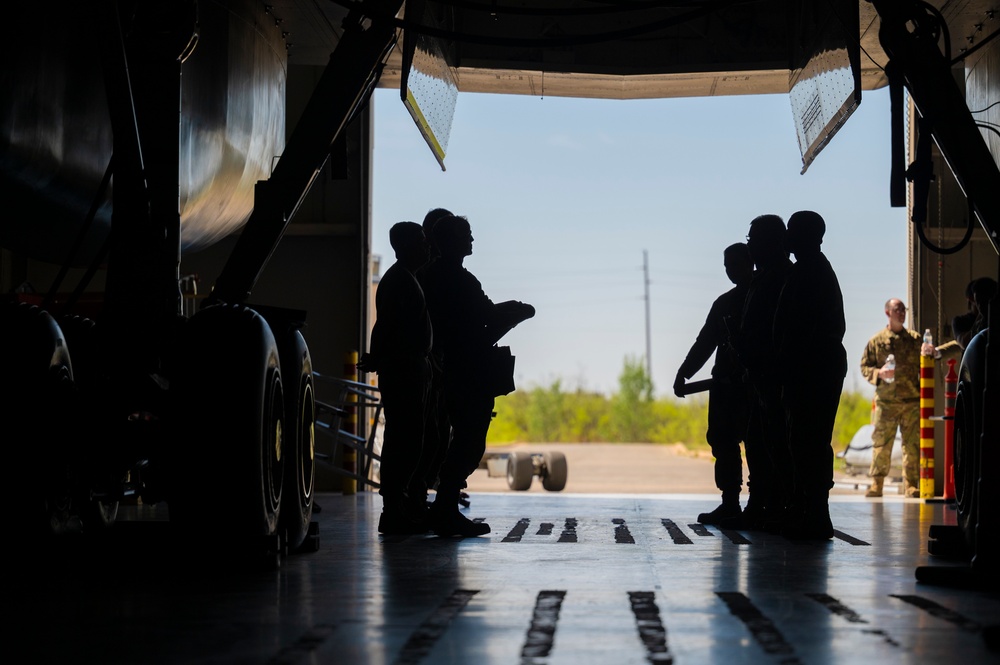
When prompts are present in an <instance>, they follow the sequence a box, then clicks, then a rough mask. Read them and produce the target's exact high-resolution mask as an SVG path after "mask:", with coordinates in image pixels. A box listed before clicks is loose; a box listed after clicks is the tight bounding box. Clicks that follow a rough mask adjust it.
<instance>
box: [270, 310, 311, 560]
mask: <svg viewBox="0 0 1000 665" xmlns="http://www.w3.org/2000/svg"><path fill="white" fill-rule="evenodd" d="M276 337H277V340H278V348H279V352H280V355H281V369H282V372H283V373H282V378H283V383H284V385H285V388H286V394H285V423H286V424H287V426H286V427H285V428H284V435H285V442H284V445H283V446H282V449H283V453H284V457H285V480H284V487H283V491H282V494H281V521H280V524H279V528H280V529H281V530H282V531H283V532H284V534H285V538H286V545H287V547H288V549H289V550H290V551H297V550H300V549H302V547H303V543H304V542H305V541H306V536H307V535H308V534H309V522H310V521H311V520H312V511H313V500H314V490H315V484H316V465H315V464H316V439H315V437H316V430H315V425H316V398H315V389H314V386H313V373H312V359H311V358H310V356H309V347H308V346H307V345H306V341H305V339H304V338H303V337H302V333H300V332H299V331H298V330H294V329H293V330H288V331H287V332H285V333H282V334H278V335H277V336H276ZM310 542H312V540H310Z"/></svg>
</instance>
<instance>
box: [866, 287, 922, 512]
mask: <svg viewBox="0 0 1000 665" xmlns="http://www.w3.org/2000/svg"><path fill="white" fill-rule="evenodd" d="M885 315H886V317H887V318H888V319H889V323H888V325H886V327H885V328H884V329H882V330H881V331H880V332H878V333H877V334H876V335H874V336H873V337H872V338H871V339H870V340H868V345H867V346H866V347H865V350H864V353H862V354H861V373H862V374H863V375H864V377H865V378H866V379H867V380H868V382H869V383H871V384H872V385H874V386H875V415H874V422H873V425H874V426H875V430H874V431H873V432H872V447H873V452H872V464H871V469H870V470H869V472H868V475H869V476H871V479H872V485H871V487H870V488H869V490H868V492H867V494H866V495H865V496H869V497H878V496H882V485H883V482H884V481H885V477H886V475H888V473H889V464H890V459H891V456H892V444H893V441H895V439H896V429H897V428H899V429H900V430H902V435H903V483H904V490H905V493H906V496H908V497H918V496H920V356H921V354H922V353H927V354H931V355H933V354H934V353H935V350H934V346H933V345H932V344H927V345H925V344H923V340H922V338H921V335H920V333H918V332H916V331H914V330H908V329H907V328H906V327H905V326H904V323H905V322H906V305H904V304H903V302H902V301H901V300H899V299H898V298H892V299H890V300H889V301H888V302H886V303H885ZM925 347H929V348H925ZM890 353H891V354H892V355H893V356H895V360H896V368H895V370H892V369H889V368H887V367H886V366H885V363H886V359H887V358H888V357H889V354H890Z"/></svg>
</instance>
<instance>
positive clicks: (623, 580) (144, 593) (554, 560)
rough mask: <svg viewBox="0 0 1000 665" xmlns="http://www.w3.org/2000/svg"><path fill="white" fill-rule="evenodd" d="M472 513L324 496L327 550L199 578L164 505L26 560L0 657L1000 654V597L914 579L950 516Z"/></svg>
mask: <svg viewBox="0 0 1000 665" xmlns="http://www.w3.org/2000/svg"><path fill="white" fill-rule="evenodd" d="M471 501H472V505H471V507H470V508H469V509H467V511H466V512H467V513H468V514H469V515H470V516H471V517H474V518H483V519H485V520H486V521H487V522H488V523H489V524H490V525H491V527H492V533H491V534H490V535H489V536H488V537H483V538H475V539H467V540H460V539H440V538H436V537H433V536H427V537H424V536H410V537H380V536H378V534H377V533H376V524H377V520H378V515H379V511H380V509H381V502H380V499H379V497H378V495H373V494H371V493H360V494H357V495H349V496H342V495H339V494H324V495H321V496H320V497H319V498H318V504H319V505H320V506H321V508H322V511H321V512H320V513H318V514H317V515H316V516H315V519H316V521H317V522H318V523H319V527H320V548H319V551H318V552H314V553H310V554H296V555H290V556H287V557H285V558H284V559H283V560H282V562H281V566H280V568H279V569H278V570H270V571H266V570H251V571H245V570H234V569H231V568H229V567H227V566H222V567H219V568H217V567H209V566H207V565H204V566H203V565H202V563H201V561H202V552H203V551H204V550H203V549H202V545H201V544H198V543H190V544H183V545H182V546H180V547H176V546H175V545H176V543H169V542H168V540H169V539H168V537H167V535H166V534H168V532H169V529H168V528H167V527H168V525H167V523H165V522H162V521H155V520H156V519H157V512H156V511H155V510H153V511H150V512H149V513H148V514H147V517H149V518H152V519H153V520H154V521H142V522H128V521H126V522H119V524H117V525H116V527H115V537H114V538H113V539H112V540H111V541H110V542H111V543H112V544H110V545H109V544H104V545H102V546H100V547H96V548H95V547H89V548H85V547H83V546H81V545H73V546H64V547H63V548H62V549H60V551H58V552H48V553H42V554H40V553H38V552H37V551H32V550H31V548H30V547H27V548H17V556H18V557H24V561H23V563H25V564H29V565H8V571H10V572H9V575H10V576H11V577H9V578H8V583H7V584H6V585H5V586H7V587H8V593H5V594H4V598H5V601H4V602H5V604H6V605H8V607H7V608H6V611H5V616H6V617H9V618H8V619H7V620H6V623H5V632H7V630H10V631H11V632H10V633H9V634H8V637H7V642H8V649H11V648H12V647H19V648H17V649H16V650H15V651H20V652H21V653H22V654H24V656H23V658H21V661H22V662H30V663H171V664H173V663H185V664H195V663H205V664H208V663H268V664H279V663H280V664H286V663H287V664H292V663H359V664H368V663H372V664H382V663H387V664H388V663H400V664H403V663H406V664H411V663H412V664H415V663H428V664H439V663H440V664H450V663H462V664H479V663H483V664H492V663H505V664H507V663H521V664H542V663H551V664H552V665H556V664H560V663H565V664H571V663H572V664H588V663H600V664H603V663H614V664H625V663H677V664H681V663H726V664H728V663H817V664H822V663H924V664H926V663H949V664H951V663H962V664H969V665H971V664H973V663H985V662H993V661H1000V651H995V650H993V649H991V648H990V645H991V643H992V641H991V637H992V635H993V626H994V624H1000V595H998V594H996V593H994V592H990V591H986V590H982V589H969V588H964V589H963V588H956V587H951V586H932V585H927V584H922V583H918V582H917V581H916V579H915V576H914V572H915V569H916V567H917V566H918V565H922V564H926V563H928V562H932V563H934V564H935V565H937V564H938V563H939V562H937V561H932V560H931V559H929V558H928V556H927V553H926V549H927V544H926V540H927V533H928V528H929V527H930V525H931V524H939V523H940V524H943V523H948V522H953V521H954V514H953V511H952V510H951V509H950V508H949V507H948V506H947V505H945V504H940V503H937V504H929V503H925V502H922V501H919V500H905V499H902V498H895V497H892V498H890V497H886V498H885V499H881V500H865V499H863V498H862V497H838V498H835V500H834V502H833V503H832V504H831V513H832V516H833V522H834V527H835V528H836V529H837V537H836V538H835V539H834V540H833V541H830V542H824V543H797V542H791V541H788V540H786V539H785V538H783V537H781V536H775V535H768V534H762V533H756V532H747V531H722V530H719V529H716V528H714V527H707V528H705V527H702V526H701V525H698V524H697V523H696V521H695V518H696V516H697V514H698V513H699V512H702V511H705V510H709V509H711V508H713V507H715V505H716V503H717V497H715V496H711V495H579V494H577V495H560V494H555V493H545V494H530V495H529V494H515V493H511V492H505V493H497V494H473V495H472V497H471ZM123 513H125V516H126V517H128V516H129V515H128V514H127V511H123ZM220 539H224V511H220ZM15 563H16V562H15ZM25 571H27V572H25ZM11 590H12V591H11Z"/></svg>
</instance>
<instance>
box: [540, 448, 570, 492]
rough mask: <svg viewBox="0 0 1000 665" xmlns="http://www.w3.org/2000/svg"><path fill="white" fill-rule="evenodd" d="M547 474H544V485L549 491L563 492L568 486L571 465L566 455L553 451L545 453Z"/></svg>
mask: <svg viewBox="0 0 1000 665" xmlns="http://www.w3.org/2000/svg"><path fill="white" fill-rule="evenodd" d="M544 459H545V474H544V475H543V476H542V487H544V488H545V489H546V490H548V491H549V492H561V491H562V490H563V489H565V487H566V478H567V477H568V475H569V467H568V465H567V464H566V455H564V454H563V453H560V452H556V451H552V452H548V453H545V456H544Z"/></svg>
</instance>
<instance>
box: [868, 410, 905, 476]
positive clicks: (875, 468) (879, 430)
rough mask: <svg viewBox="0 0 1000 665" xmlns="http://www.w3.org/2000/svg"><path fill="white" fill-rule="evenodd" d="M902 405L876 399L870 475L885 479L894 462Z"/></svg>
mask: <svg viewBox="0 0 1000 665" xmlns="http://www.w3.org/2000/svg"><path fill="white" fill-rule="evenodd" d="M901 410H902V409H901V405H899V404H897V403H888V402H881V401H879V400H878V399H876V400H875V416H874V423H873V424H874V429H873V430H872V463H871V468H870V469H869V470H868V475H869V476H871V477H872V478H881V479H884V478H885V477H886V476H887V475H889V469H890V466H891V464H892V446H893V443H894V442H895V440H896V430H897V429H898V428H899V414H900V413H901ZM904 450H905V449H904Z"/></svg>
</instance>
